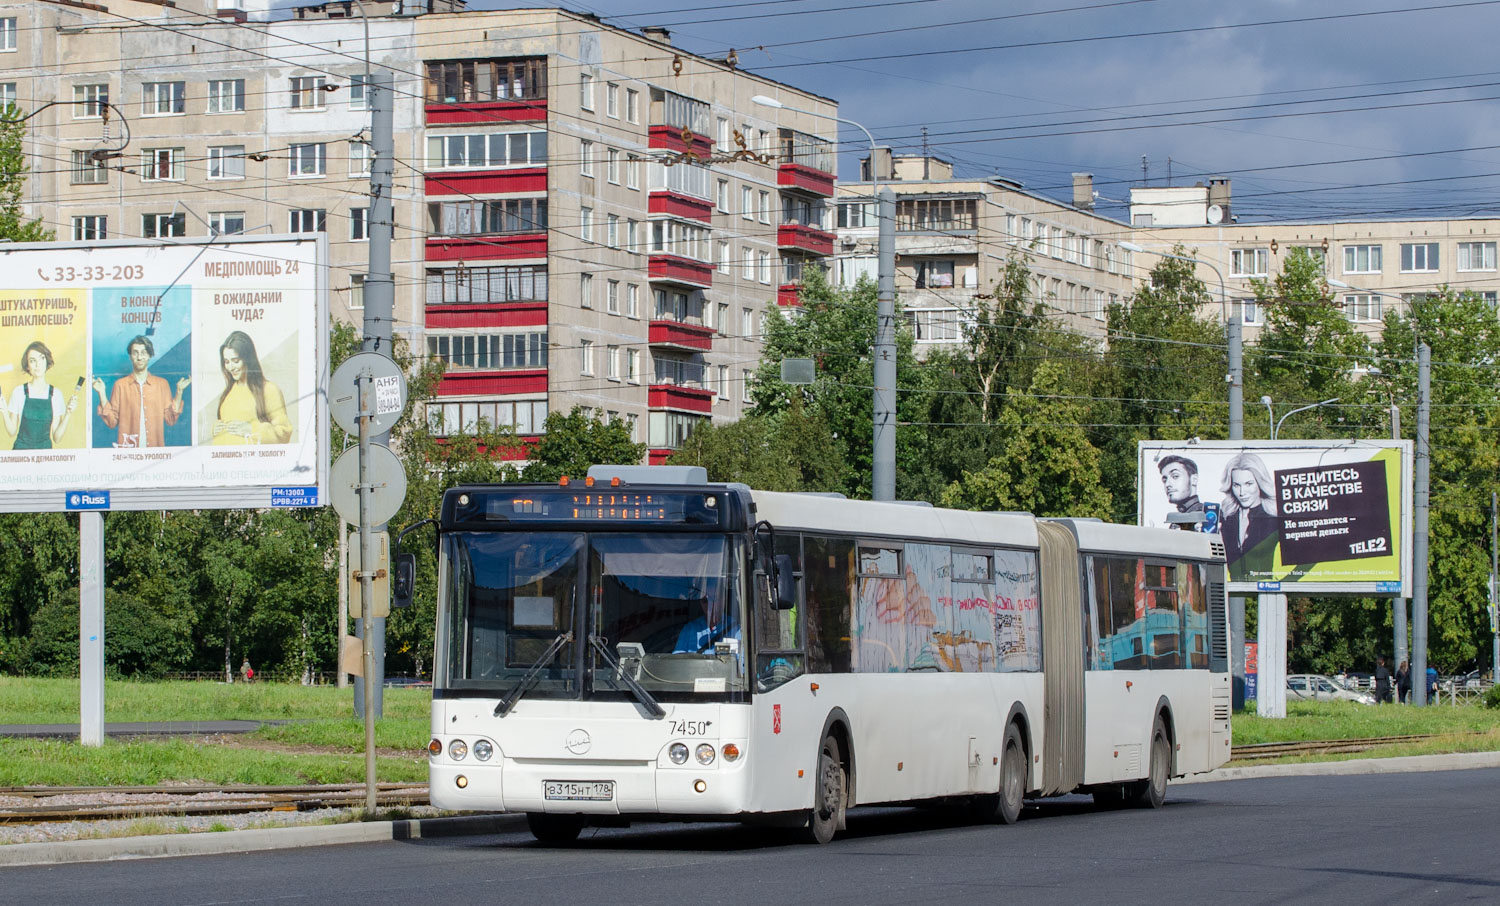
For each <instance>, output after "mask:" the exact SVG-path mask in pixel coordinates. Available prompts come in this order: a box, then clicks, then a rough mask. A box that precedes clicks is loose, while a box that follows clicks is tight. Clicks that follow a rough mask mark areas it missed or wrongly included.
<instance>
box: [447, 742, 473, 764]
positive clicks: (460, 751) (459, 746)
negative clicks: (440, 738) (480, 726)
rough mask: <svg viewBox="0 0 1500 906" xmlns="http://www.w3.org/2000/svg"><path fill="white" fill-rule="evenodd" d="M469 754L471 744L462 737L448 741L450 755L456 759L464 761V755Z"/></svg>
mask: <svg viewBox="0 0 1500 906" xmlns="http://www.w3.org/2000/svg"><path fill="white" fill-rule="evenodd" d="M468 754H469V744H468V743H466V742H464V741H463V740H462V739H455V740H453V741H452V742H450V743H448V757H449V758H451V759H453V760H454V761H463V760H464V756H465V755H468Z"/></svg>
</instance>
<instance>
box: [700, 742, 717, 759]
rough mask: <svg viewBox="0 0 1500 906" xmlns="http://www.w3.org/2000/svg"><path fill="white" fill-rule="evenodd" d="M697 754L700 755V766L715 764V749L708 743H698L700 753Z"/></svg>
mask: <svg viewBox="0 0 1500 906" xmlns="http://www.w3.org/2000/svg"><path fill="white" fill-rule="evenodd" d="M697 754H698V763H699V764H713V763H714V747H713V746H711V745H709V744H708V743H706V742H700V743H698V752H697Z"/></svg>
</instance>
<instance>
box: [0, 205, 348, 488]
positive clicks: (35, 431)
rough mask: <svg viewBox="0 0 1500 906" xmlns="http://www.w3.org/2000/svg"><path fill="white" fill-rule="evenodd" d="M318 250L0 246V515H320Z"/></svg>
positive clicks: (287, 239)
mask: <svg viewBox="0 0 1500 906" xmlns="http://www.w3.org/2000/svg"><path fill="white" fill-rule="evenodd" d="M326 260H327V246H326V242H325V240H324V239H323V238H322V237H321V235H308V236H272V237H260V238H253V239H252V238H248V237H224V236H219V237H214V238H212V239H209V238H203V239H196V240H194V239H174V240H158V241H151V242H141V241H137V240H124V241H105V242H88V243H24V244H13V245H0V491H3V493H0V511H7V512H41V511H50V510H83V509H100V510H104V509H181V508H217V507H230V506H233V507H268V506H303V505H313V504H318V503H326V502H327V501H326V494H325V493H324V492H323V489H324V488H325V487H326V484H327V473H328V440H327V435H328V417H327V405H326V397H327V395H326V392H325V391H326V385H327V374H328V336H329V331H328V306H327V299H326V291H327V290H326V280H325V262H326Z"/></svg>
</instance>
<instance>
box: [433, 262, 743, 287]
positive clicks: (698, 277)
mask: <svg viewBox="0 0 1500 906" xmlns="http://www.w3.org/2000/svg"><path fill="white" fill-rule="evenodd" d="M429 257H431V256H429ZM648 266H649V270H648V272H647V273H648V274H649V276H650V279H652V280H654V281H656V282H658V283H680V284H682V285H683V286H691V287H693V288H695V289H708V288H709V287H711V286H713V285H714V266H713V265H712V264H709V263H707V262H704V261H694V260H693V259H692V258H683V257H682V256H680V255H661V254H655V255H652V256H651V257H650V259H649V262H648Z"/></svg>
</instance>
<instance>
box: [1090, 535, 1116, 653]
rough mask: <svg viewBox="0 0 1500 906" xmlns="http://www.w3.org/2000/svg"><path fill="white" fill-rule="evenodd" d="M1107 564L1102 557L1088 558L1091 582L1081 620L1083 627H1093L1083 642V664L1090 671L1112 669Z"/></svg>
mask: <svg viewBox="0 0 1500 906" xmlns="http://www.w3.org/2000/svg"><path fill="white" fill-rule="evenodd" d="M1109 562H1110V561H1108V560H1106V559H1104V558H1103V557H1090V558H1089V574H1090V577H1091V578H1092V579H1093V581H1092V582H1091V583H1090V584H1089V599H1088V601H1086V602H1084V607H1085V608H1086V609H1085V610H1084V614H1083V619H1084V623H1085V625H1088V626H1092V627H1093V632H1091V633H1086V635H1088V638H1087V639H1086V640H1085V641H1084V644H1085V645H1087V646H1088V650H1087V654H1088V659H1087V660H1086V661H1085V662H1084V663H1086V664H1088V666H1089V669H1091V670H1110V669H1113V667H1114V664H1113V663H1112V662H1111V661H1110V658H1109V636H1110V620H1109Z"/></svg>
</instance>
